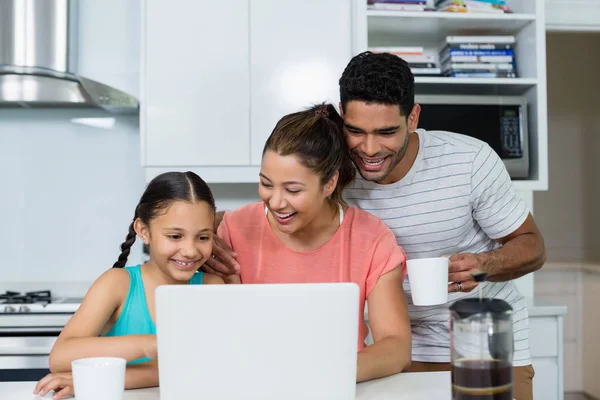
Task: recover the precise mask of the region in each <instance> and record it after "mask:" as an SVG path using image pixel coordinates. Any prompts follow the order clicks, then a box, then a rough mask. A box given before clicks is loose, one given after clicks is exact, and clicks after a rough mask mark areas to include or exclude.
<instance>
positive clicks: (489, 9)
mask: <svg viewBox="0 0 600 400" xmlns="http://www.w3.org/2000/svg"><path fill="white" fill-rule="evenodd" d="M435 6H436V9H437V10H438V11H443V12H468V13H500V14H503V13H505V12H510V9H509V8H508V6H507V5H506V2H505V1H486V0H437V1H436V4H435Z"/></svg>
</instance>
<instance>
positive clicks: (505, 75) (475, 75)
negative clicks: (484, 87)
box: [444, 71, 517, 78]
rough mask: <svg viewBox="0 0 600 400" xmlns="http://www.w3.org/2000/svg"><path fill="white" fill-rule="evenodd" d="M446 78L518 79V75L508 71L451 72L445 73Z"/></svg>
mask: <svg viewBox="0 0 600 400" xmlns="http://www.w3.org/2000/svg"><path fill="white" fill-rule="evenodd" d="M444 76H447V77H451V78H516V77H517V74H516V73H514V72H508V71H496V72H465V71H460V72H453V71H449V72H446V73H444Z"/></svg>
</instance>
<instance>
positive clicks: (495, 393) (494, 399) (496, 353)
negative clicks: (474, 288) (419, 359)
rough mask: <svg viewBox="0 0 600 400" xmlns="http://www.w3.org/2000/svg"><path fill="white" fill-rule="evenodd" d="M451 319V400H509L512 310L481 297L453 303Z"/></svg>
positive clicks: (510, 399)
mask: <svg viewBox="0 0 600 400" xmlns="http://www.w3.org/2000/svg"><path fill="white" fill-rule="evenodd" d="M476 280H477V281H480V282H483V281H484V280H485V274H483V275H482V274H480V275H478V276H476ZM450 317H451V318H450V333H451V351H452V398H453V400H512V399H513V375H512V359H513V326H512V307H511V306H510V305H509V304H508V303H507V302H506V301H504V300H500V299H491V298H481V295H480V297H479V298H468V299H461V300H458V301H456V302H455V303H454V304H452V306H450Z"/></svg>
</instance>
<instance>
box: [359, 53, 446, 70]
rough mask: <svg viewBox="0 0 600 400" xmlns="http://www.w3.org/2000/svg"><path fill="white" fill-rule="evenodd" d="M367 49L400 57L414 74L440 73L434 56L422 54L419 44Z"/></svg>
mask: <svg viewBox="0 0 600 400" xmlns="http://www.w3.org/2000/svg"><path fill="white" fill-rule="evenodd" d="M369 50H370V51H372V52H373V53H389V54H392V55H395V56H397V57H400V58H402V59H403V60H404V61H406V62H407V63H408V66H409V68H410V69H411V71H412V72H413V74H414V75H420V76H439V75H440V74H441V73H442V71H441V69H440V68H439V66H438V65H437V64H436V60H435V57H434V56H433V55H429V54H423V51H424V49H423V47H421V46H388V47H370V48H369Z"/></svg>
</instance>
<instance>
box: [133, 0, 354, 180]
mask: <svg viewBox="0 0 600 400" xmlns="http://www.w3.org/2000/svg"><path fill="white" fill-rule="evenodd" d="M355 1H358V0H305V1H301V2H299V1H297V0H279V1H276V0H230V1H226V2H219V1H212V0H210V1H209V0H200V1H196V2H194V1H188V0H185V1H184V0H177V1H174V2H173V1H170V2H165V1H160V0H143V7H142V25H143V29H142V37H143V38H142V48H143V50H142V96H141V119H140V125H141V126H140V128H141V134H142V166H144V167H146V179H150V178H151V177H153V176H154V175H156V174H157V173H160V172H163V171H165V170H187V169H191V170H194V171H196V172H197V173H199V175H200V176H202V177H203V178H204V179H205V180H206V181H208V182H257V181H258V165H260V160H261V155H262V149H263V146H264V143H265V140H266V138H267V137H268V136H269V134H270V133H271V131H272V130H273V128H274V127H275V123H276V122H277V121H278V120H279V119H280V118H281V117H282V116H283V115H285V114H287V113H290V112H294V111H299V110H301V109H304V108H306V107H308V106H310V105H311V104H314V103H320V102H325V101H328V102H333V103H335V104H337V102H338V101H339V100H338V98H339V95H338V79H339V77H340V75H341V74H342V71H343V69H344V67H345V66H346V64H347V63H348V61H349V60H350V58H351V57H352V55H353V52H352V45H353V39H352V34H353V18H354V13H353V6H354V4H355V3H354V2H355Z"/></svg>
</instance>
